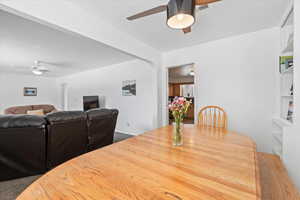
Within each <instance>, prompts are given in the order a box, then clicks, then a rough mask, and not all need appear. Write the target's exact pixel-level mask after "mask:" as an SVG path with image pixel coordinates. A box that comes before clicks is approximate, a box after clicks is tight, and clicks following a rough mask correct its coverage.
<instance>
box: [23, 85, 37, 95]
mask: <svg viewBox="0 0 300 200" xmlns="http://www.w3.org/2000/svg"><path fill="white" fill-rule="evenodd" d="M24 96H37V88H33V87H24Z"/></svg>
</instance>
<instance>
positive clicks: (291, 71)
mask: <svg viewBox="0 0 300 200" xmlns="http://www.w3.org/2000/svg"><path fill="white" fill-rule="evenodd" d="M291 73H294V67H290V68H288V69H287V70H286V71H284V72H281V73H280V75H281V76H283V75H286V74H291Z"/></svg>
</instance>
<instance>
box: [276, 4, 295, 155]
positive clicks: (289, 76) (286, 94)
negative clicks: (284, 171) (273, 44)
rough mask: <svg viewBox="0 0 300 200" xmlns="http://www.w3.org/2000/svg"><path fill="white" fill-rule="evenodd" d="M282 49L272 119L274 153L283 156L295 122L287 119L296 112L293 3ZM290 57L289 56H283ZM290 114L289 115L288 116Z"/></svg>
mask: <svg viewBox="0 0 300 200" xmlns="http://www.w3.org/2000/svg"><path fill="white" fill-rule="evenodd" d="M279 42H280V51H279V55H278V57H280V62H279V63H278V65H276V66H274V67H276V68H277V69H278V68H279V70H278V76H276V80H277V81H278V82H277V83H278V84H277V95H278V96H277V106H278V107H277V108H278V109H277V114H276V116H274V118H273V119H272V122H273V123H272V127H273V130H272V145H273V146H272V151H273V153H274V154H276V155H278V156H279V157H280V158H283V157H284V156H285V155H284V151H283V150H284V149H285V146H286V141H285V138H286V137H287V136H288V134H289V130H290V127H292V126H293V124H292V123H291V122H290V121H288V120H287V118H291V121H292V117H290V115H291V113H292V112H294V111H293V108H294V103H295V102H294V96H293V94H294V89H295V87H294V69H295V66H289V65H292V63H290V62H291V60H290V59H291V58H292V57H293V56H294V11H293V3H291V5H290V6H289V7H288V9H287V10H286V13H285V15H284V16H283V18H282V23H281V28H280V41H279ZM282 56H284V57H288V58H283V57H282ZM288 115H289V116H288Z"/></svg>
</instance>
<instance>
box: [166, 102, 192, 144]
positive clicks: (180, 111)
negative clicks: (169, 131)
mask: <svg viewBox="0 0 300 200" xmlns="http://www.w3.org/2000/svg"><path fill="white" fill-rule="evenodd" d="M190 105H191V101H188V100H186V98H184V97H175V98H174V100H173V102H172V103H170V104H169V109H170V111H171V112H172V115H173V117H174V119H175V128H174V132H173V144H174V145H175V146H179V145H182V122H183V119H184V117H185V115H186V113H187V112H188V110H189V107H190Z"/></svg>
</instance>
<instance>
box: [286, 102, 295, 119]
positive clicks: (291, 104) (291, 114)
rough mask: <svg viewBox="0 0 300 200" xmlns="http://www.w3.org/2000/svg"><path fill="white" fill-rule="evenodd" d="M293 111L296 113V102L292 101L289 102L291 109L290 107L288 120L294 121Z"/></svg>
mask: <svg viewBox="0 0 300 200" xmlns="http://www.w3.org/2000/svg"><path fill="white" fill-rule="evenodd" d="M293 113H294V102H293V101H290V102H289V109H288V114H287V118H286V119H287V120H288V121H290V122H291V123H293Z"/></svg>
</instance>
